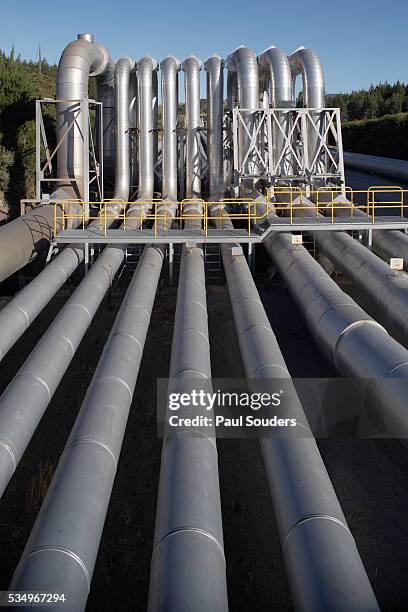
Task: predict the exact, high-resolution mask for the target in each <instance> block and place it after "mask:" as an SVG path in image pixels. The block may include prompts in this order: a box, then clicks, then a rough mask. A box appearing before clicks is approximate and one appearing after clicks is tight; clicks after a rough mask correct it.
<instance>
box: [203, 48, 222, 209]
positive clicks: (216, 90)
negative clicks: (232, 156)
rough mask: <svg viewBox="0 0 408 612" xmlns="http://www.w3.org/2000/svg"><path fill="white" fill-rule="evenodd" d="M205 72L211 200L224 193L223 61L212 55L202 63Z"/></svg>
mask: <svg viewBox="0 0 408 612" xmlns="http://www.w3.org/2000/svg"><path fill="white" fill-rule="evenodd" d="M204 68H205V70H206V72H207V129H208V145H207V159H208V179H209V192H210V199H211V200H219V199H220V198H222V197H223V195H224V193H225V184H224V155H223V141H224V138H223V117H224V71H223V69H224V61H223V60H222V59H221V58H220V57H219V56H218V55H216V54H213V55H212V56H211V57H209V58H208V60H207V61H206V62H205V63H204Z"/></svg>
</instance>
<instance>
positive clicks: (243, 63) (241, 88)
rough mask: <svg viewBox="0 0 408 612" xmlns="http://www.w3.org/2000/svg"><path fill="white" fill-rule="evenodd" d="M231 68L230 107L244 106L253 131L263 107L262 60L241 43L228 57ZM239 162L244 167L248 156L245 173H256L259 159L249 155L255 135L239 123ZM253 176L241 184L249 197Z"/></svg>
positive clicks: (242, 193) (242, 190)
mask: <svg viewBox="0 0 408 612" xmlns="http://www.w3.org/2000/svg"><path fill="white" fill-rule="evenodd" d="M226 67H227V69H228V80H227V89H228V105H229V108H230V110H233V108H235V107H236V106H238V107H239V108H241V109H243V110H244V111H246V112H244V113H243V117H242V118H243V121H244V123H245V126H246V128H247V130H248V132H249V134H253V132H254V128H255V121H256V115H255V111H256V110H257V109H258V108H259V80H258V63H257V59H256V55H255V53H253V51H251V49H249V48H248V47H244V46H241V47H238V48H237V49H235V51H233V52H232V53H231V54H230V55H229V56H228V57H227V61H226ZM238 138H239V165H240V167H242V164H243V162H244V159H245V157H247V159H246V162H245V164H244V168H243V171H244V172H245V174H255V170H256V159H255V156H254V154H253V153H252V154H251V155H248V156H247V152H248V148H249V145H250V142H251V138H250V136H249V135H248V133H247V131H246V130H245V129H244V126H243V125H242V124H241V122H240V123H239V126H238ZM253 182H254V181H253V179H249V180H247V181H245V182H244V183H243V184H242V185H241V195H242V196H244V197H245V195H246V193H245V188H247V189H250V190H251V189H253Z"/></svg>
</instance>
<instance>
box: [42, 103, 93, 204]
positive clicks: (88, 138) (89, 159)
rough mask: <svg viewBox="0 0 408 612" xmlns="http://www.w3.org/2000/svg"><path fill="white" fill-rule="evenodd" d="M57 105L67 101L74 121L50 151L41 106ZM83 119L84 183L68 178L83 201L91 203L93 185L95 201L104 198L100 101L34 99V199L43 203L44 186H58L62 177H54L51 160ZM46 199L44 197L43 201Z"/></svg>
mask: <svg viewBox="0 0 408 612" xmlns="http://www.w3.org/2000/svg"><path fill="white" fill-rule="evenodd" d="M60 102H65V103H66V102H70V103H72V105H73V107H74V105H75V104H77V106H76V107H74V108H73V115H74V118H73V119H72V121H71V123H70V124H69V126H68V128H67V129H66V130H65V131H64V133H63V134H62V136H61V137H60V138H59V140H58V141H57V143H56V146H55V147H54V148H53V149H51V148H50V146H49V143H48V138H47V132H46V128H45V122H44V116H43V106H45V105H57V104H58V103H60ZM91 111H94V112H95V122H94V125H92V121H91ZM82 116H83V117H85V124H86V125H87V126H88V130H85V131H84V132H83V133H82V132H81V134H82V146H83V150H84V163H85V168H84V180H83V184H80V183H81V181H80V180H78V179H76V178H75V176H72V177H69V180H70V181H71V183H73V185H74V186H76V187H77V191H78V192H79V193H83V195H84V200H85V201H89V200H90V191H91V190H90V187H91V185H92V184H93V183H95V186H96V189H95V191H96V195H97V199H99V200H100V199H103V195H104V194H103V123H102V102H97V101H96V100H92V99H87V98H84V99H82V100H54V99H51V98H45V99H42V100H36V104H35V117H36V139H35V148H36V150H35V153H36V155H35V157H36V200H38V201H40V202H41V201H42V200H43V184H44V183H58V182H61V178H60V177H58V176H57V172H56V171H55V169H54V160H55V161H56V159H57V152H58V149H59V148H60V146H61V144H62V143H63V142H64V140H65V139H66V138H67V137H68V135H69V133H70V132H71V131H72V130H73V128H74V126H75V124H77V119H78V118H79V117H82ZM77 125H78V124H77ZM42 152H45V158H46V161H45V163H42ZM45 199H47V197H46V198H45Z"/></svg>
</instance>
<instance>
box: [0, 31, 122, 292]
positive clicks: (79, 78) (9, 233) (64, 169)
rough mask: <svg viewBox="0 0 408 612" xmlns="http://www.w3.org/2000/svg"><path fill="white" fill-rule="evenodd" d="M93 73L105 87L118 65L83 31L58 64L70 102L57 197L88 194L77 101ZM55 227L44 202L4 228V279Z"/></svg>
mask: <svg viewBox="0 0 408 612" xmlns="http://www.w3.org/2000/svg"><path fill="white" fill-rule="evenodd" d="M90 75H91V76H96V77H97V80H98V83H100V84H101V85H105V84H108V83H111V82H112V79H113V64H112V61H111V59H110V57H109V54H108V52H107V51H106V49H105V48H104V47H102V46H101V45H99V44H97V43H94V42H93V37H92V35H90V34H80V35H79V37H78V40H75V41H73V42H71V43H70V44H69V45H68V46H67V47H66V48H65V50H64V51H63V53H62V55H61V59H60V62H59V65H58V73H57V99H61V100H66V102H63V103H62V102H60V103H58V104H57V137H58V140H59V141H61V140H62V141H61V144H60V147H59V149H58V152H57V175H58V178H59V179H61V180H60V181H59V182H58V188H57V189H56V191H54V193H53V194H52V196H51V199H66V198H70V197H71V198H72V197H83V194H84V191H83V186H84V180H85V177H84V157H83V134H84V130H85V129H88V126H86V125H85V124H84V117H83V114H82V113H80V114H79V115H78V110H79V109H78V102H72V101H73V100H80V99H86V98H87V97H88V80H89V76H90ZM70 101H71V102H70ZM75 118H76V119H75ZM73 121H74V123H73ZM72 123H73V125H72V128H71V130H70V131H69V133H68V134H67V136H66V138H65V139H63V136H64V133H65V132H66V130H67V129H68V127H69V126H70V125H71V124H72ZM74 178H75V179H76V180H77V181H78V182H79V185H80V191H79V192H78V190H76V189H74V186H73V183H72V182H71V181H72V179H74ZM53 230H54V206H41V207H39V208H36V209H34V210H33V211H31V212H30V213H28V214H27V215H24V216H22V217H20V218H19V219H15V220H14V221H11V223H8V224H6V225H4V226H3V227H1V228H0V282H1V281H2V280H4V279H6V278H8V277H9V276H10V275H11V274H14V272H17V270H19V269H20V268H22V267H23V266H25V265H26V264H27V263H29V262H30V261H31V260H32V259H34V258H35V257H36V255H37V253H39V252H40V251H42V250H44V249H45V248H46V247H47V246H48V244H49V242H50V240H51V239H52V234H53Z"/></svg>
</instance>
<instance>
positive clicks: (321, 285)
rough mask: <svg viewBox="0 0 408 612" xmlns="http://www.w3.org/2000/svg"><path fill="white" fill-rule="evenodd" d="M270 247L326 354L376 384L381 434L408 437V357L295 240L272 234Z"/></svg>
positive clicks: (374, 402)
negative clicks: (294, 243)
mask: <svg viewBox="0 0 408 612" xmlns="http://www.w3.org/2000/svg"><path fill="white" fill-rule="evenodd" d="M265 247H266V249H267V251H268V254H269V255H270V257H271V258H272V260H273V262H274V263H275V265H276V266H277V268H278V270H279V272H280V274H281V275H282V278H283V279H284V280H285V282H286V284H287V286H288V288H289V290H290V292H291V294H292V296H293V298H294V299H295V301H296V302H297V304H298V306H299V308H300V310H301V312H302V313H303V315H304V316H305V319H306V322H307V325H308V327H309V329H310V331H311V333H312V335H313V337H314V339H315V340H316V342H317V344H318V345H319V347H320V348H321V350H322V352H323V353H324V354H325V355H326V357H327V358H328V359H330V361H331V362H332V363H333V364H334V366H335V367H336V368H337V370H338V371H339V372H340V373H341V374H342V375H343V376H345V377H348V378H350V379H351V380H355V379H356V380H359V379H360V380H362V381H368V382H369V381H371V387H370V389H371V391H370V393H371V394H370V396H369V397H370V400H371V404H370V408H371V414H372V416H373V418H374V420H375V421H376V423H377V424H378V423H379V424H380V425H379V428H380V430H381V431H383V432H385V433H389V434H391V435H395V436H397V437H407V436H408V416H407V411H406V388H407V384H408V351H407V350H406V349H405V348H404V347H402V346H401V345H400V344H398V342H397V341H396V340H394V339H393V338H391V337H390V336H389V335H388V334H387V332H386V331H385V329H384V328H383V327H381V325H379V324H378V323H377V322H376V321H374V320H373V319H372V318H371V317H370V316H369V315H368V314H367V313H366V312H364V310H362V308H360V307H359V306H358V305H357V304H356V303H355V302H354V300H352V298H351V297H350V296H349V295H347V294H346V293H344V292H343V291H342V290H341V289H340V288H339V287H338V285H337V284H336V283H335V282H334V281H333V280H332V279H331V278H330V277H329V276H328V274H326V272H325V271H324V270H323V268H322V267H321V266H320V265H319V264H318V263H317V261H316V260H315V259H313V257H312V256H311V255H310V254H309V253H308V252H307V250H306V249H305V248H304V247H303V246H293V245H292V240H291V235H290V234H285V233H276V234H272V235H271V236H270V237H269V239H268V240H266V241H265ZM374 383H375V384H374Z"/></svg>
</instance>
